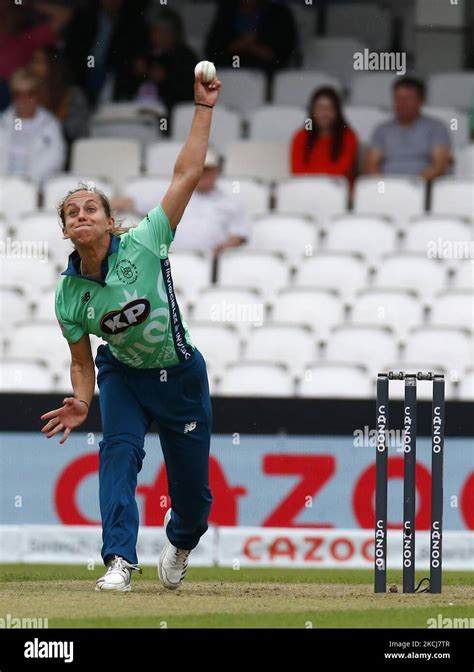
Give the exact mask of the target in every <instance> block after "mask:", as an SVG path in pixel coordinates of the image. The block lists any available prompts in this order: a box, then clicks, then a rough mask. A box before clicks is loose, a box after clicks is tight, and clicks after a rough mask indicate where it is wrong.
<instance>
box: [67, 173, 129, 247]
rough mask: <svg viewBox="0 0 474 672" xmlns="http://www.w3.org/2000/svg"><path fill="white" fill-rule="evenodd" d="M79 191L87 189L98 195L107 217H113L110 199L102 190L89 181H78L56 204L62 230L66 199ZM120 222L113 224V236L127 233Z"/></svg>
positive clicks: (126, 229)
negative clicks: (85, 182) (86, 182)
mask: <svg viewBox="0 0 474 672" xmlns="http://www.w3.org/2000/svg"><path fill="white" fill-rule="evenodd" d="M79 191H89V192H91V193H92V194H97V196H99V198H100V201H101V203H102V206H103V208H104V210H105V214H106V215H107V217H114V214H113V212H112V206H111V205H110V201H109V199H108V198H107V196H106V195H105V194H104V192H103V191H101V190H100V189H97V187H96V186H94V185H93V184H91V183H89V184H84V183H82V182H80V183H79V186H78V187H76V188H75V189H71V191H68V192H67V194H66V196H65V197H64V198H63V199H62V200H61V201H60V203H59V204H58V206H57V210H58V216H59V219H60V220H61V228H62V230H63V231H64V229H65V226H66V216H65V214H64V208H65V206H66V201H67V199H68V198H69V196H72V195H73V194H76V193H77V192H79ZM114 219H115V218H114ZM122 222H123V220H120V222H118V224H115V226H114V227H113V228H112V230H111V232H110V233H111V234H112V235H113V236H121V235H122V233H127V231H128V228H127V227H126V226H121V224H122Z"/></svg>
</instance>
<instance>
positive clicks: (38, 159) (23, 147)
mask: <svg viewBox="0 0 474 672" xmlns="http://www.w3.org/2000/svg"><path fill="white" fill-rule="evenodd" d="M38 87H39V82H38V80H37V79H36V78H35V77H34V76H33V75H32V74H31V73H29V72H28V71H27V70H26V69H20V70H17V72H16V73H14V75H13V77H12V79H11V82H10V89H11V92H12V96H13V100H14V104H13V105H12V106H11V107H9V108H8V109H7V110H6V111H5V112H4V113H3V114H2V115H1V117H0V147H1V148H2V151H1V152H0V174H3V175H20V176H22V177H27V178H30V179H32V180H35V181H36V182H39V183H40V182H42V181H43V180H45V179H46V178H48V177H50V176H51V175H53V174H54V173H56V172H59V171H61V170H62V169H63V168H64V162H65V142H64V139H63V134H62V131H61V125H60V123H59V122H58V121H57V120H56V119H55V117H54V116H53V115H52V114H51V113H50V112H48V111H47V110H45V109H44V108H43V107H41V106H40V105H39V101H38Z"/></svg>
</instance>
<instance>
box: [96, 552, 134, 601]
mask: <svg viewBox="0 0 474 672" xmlns="http://www.w3.org/2000/svg"><path fill="white" fill-rule="evenodd" d="M134 569H137V570H138V571H139V572H140V574H141V572H142V570H141V569H140V567H139V566H138V565H131V564H130V563H129V562H127V561H126V560H124V559H123V558H121V557H120V556H119V555H116V556H115V558H114V559H113V560H109V562H108V563H107V571H106V573H105V574H104V576H101V577H100V579H97V581H96V584H95V589H96V590H118V591H119V592H121V593H128V592H129V591H130V590H131V589H132V586H131V585H130V582H131V578H132V571H133V570H134Z"/></svg>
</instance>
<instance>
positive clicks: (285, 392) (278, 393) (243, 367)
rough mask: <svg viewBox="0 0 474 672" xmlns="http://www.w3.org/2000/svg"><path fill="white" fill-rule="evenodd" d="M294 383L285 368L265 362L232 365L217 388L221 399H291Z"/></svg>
mask: <svg viewBox="0 0 474 672" xmlns="http://www.w3.org/2000/svg"><path fill="white" fill-rule="evenodd" d="M294 392H295V383H294V380H293V378H292V376H291V374H290V373H289V372H288V370H287V368H286V367H284V366H282V365H277V364H267V363H265V362H253V363H249V362H247V363H241V364H234V365H232V366H230V367H229V368H228V369H226V371H225V373H224V375H223V376H222V379H221V380H220V382H219V385H218V387H217V393H218V394H219V395H221V396H223V397H292V396H294Z"/></svg>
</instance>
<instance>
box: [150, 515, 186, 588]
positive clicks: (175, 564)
mask: <svg viewBox="0 0 474 672" xmlns="http://www.w3.org/2000/svg"><path fill="white" fill-rule="evenodd" d="M170 518H171V509H168V511H167V512H166V515H165V521H164V528H165V530H166V526H167V525H168V523H169V520H170ZM190 553H191V551H187V550H185V549H183V548H176V546H173V544H172V543H171V542H170V541H168V540H167V542H166V544H165V547H164V548H163V550H162V551H161V554H160V558H159V560H158V576H159V577H160V581H161V583H162V584H163V585H164V587H165V588H168V590H176V588H179V586H180V585H181V584H182V583H183V579H184V577H185V576H186V572H187V571H188V558H189V554H190Z"/></svg>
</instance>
